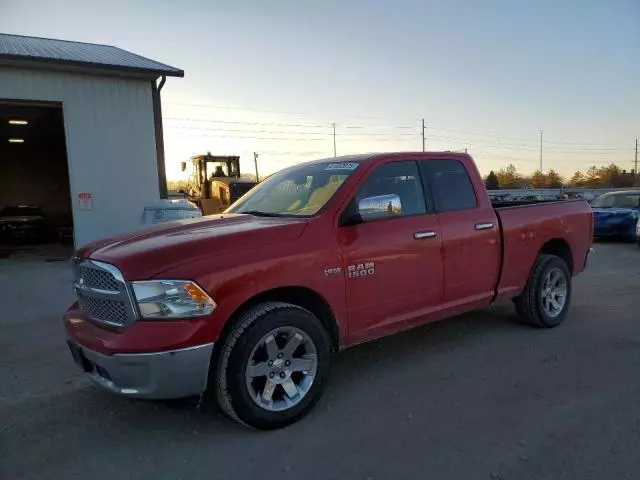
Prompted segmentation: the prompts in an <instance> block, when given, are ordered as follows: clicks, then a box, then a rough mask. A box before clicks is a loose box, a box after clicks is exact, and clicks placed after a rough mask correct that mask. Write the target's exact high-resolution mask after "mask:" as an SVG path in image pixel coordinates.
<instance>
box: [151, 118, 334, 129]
mask: <svg viewBox="0 0 640 480" xmlns="http://www.w3.org/2000/svg"><path fill="white" fill-rule="evenodd" d="M162 120H172V121H180V122H202V123H223V124H232V125H261V126H269V127H298V128H331V125H321V124H320V125H318V124H316V125H310V124H302V123H267V122H241V121H235V120H210V119H204V118H184V117H162Z"/></svg>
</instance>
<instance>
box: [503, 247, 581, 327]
mask: <svg viewBox="0 0 640 480" xmlns="http://www.w3.org/2000/svg"><path fill="white" fill-rule="evenodd" d="M514 303H515V306H516V311H517V312H518V315H519V316H520V318H522V319H523V320H524V321H526V322H527V323H529V324H530V325H533V326H535V327H541V328H553V327H557V326H558V325H560V324H561V323H562V321H563V320H564V318H565V317H566V316H567V312H568V311H569V305H570V303H571V272H570V271H569V267H568V266H567V264H566V262H565V261H564V260H563V259H561V258H560V257H556V256H555V255H540V256H538V259H537V260H536V263H535V265H534V267H533V271H532V272H531V276H530V277H529V280H528V281H527V284H526V285H525V287H524V290H523V291H522V293H521V294H520V295H519V296H518V297H516V298H515V299H514Z"/></svg>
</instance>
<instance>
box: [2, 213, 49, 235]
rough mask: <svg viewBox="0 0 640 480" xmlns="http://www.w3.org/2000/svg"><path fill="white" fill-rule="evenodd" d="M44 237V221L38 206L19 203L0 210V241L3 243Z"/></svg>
mask: <svg viewBox="0 0 640 480" xmlns="http://www.w3.org/2000/svg"><path fill="white" fill-rule="evenodd" d="M45 237H46V221H45V217H44V214H43V212H42V210H41V209H40V208H38V207H33V206H29V205H19V206H7V207H4V208H3V209H2V210H0V241H2V242H3V243H27V242H40V241H43V240H44V239H45Z"/></svg>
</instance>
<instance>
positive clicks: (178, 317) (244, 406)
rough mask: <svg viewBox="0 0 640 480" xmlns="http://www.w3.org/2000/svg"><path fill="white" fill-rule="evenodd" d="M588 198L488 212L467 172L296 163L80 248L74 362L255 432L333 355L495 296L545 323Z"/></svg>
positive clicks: (450, 159)
mask: <svg viewBox="0 0 640 480" xmlns="http://www.w3.org/2000/svg"><path fill="white" fill-rule="evenodd" d="M592 224H593V217H592V214H591V208H590V207H589V204H588V203H587V202H585V201H582V200H573V201H546V202H544V201H542V202H541V201H538V200H529V201H526V200H525V201H519V202H497V203H494V204H492V203H491V202H490V200H489V197H488V195H487V191H486V189H485V186H484V182H483V181H482V178H481V176H480V173H479V172H478V169H477V168H476V166H475V164H474V162H473V160H472V159H471V157H470V156H468V155H466V154H456V153H444V152H443V153H422V152H420V153H395V154H393V153H385V154H378V155H356V156H348V157H339V158H331V159H325V160H319V161H316V162H310V163H306V164H302V165H297V166H294V167H291V168H288V169H285V170H282V171H280V172H278V173H275V174H273V175H272V176H270V177H269V178H267V179H265V180H264V181H262V182H261V183H260V184H258V185H257V186H256V187H254V188H253V189H252V190H251V191H250V192H249V193H247V194H246V195H244V196H243V197H242V198H241V199H240V200H239V201H238V202H236V203H235V204H233V205H232V206H231V207H230V208H229V209H228V210H226V211H225V212H224V213H223V214H220V215H211V216H206V217H203V218H197V219H189V220H180V221H176V222H168V223H163V224H159V225H155V226H153V227H149V228H147V229H145V230H140V231H137V232H135V233H132V234H128V235H124V236H122V237H120V238H111V239H106V240H103V241H99V242H95V243H93V244H90V245H87V246H85V247H83V248H81V249H79V250H78V251H76V253H75V258H74V267H75V289H76V293H77V296H78V301H77V302H76V303H75V304H73V305H72V306H71V307H70V308H69V310H68V311H67V313H66V314H65V317H64V325H65V328H66V333H67V337H68V341H69V347H70V350H71V353H72V355H73V357H74V359H75V361H76V362H77V364H78V365H79V366H80V368H82V370H83V371H84V372H86V374H87V375H88V377H89V378H91V379H92V380H93V381H94V382H95V383H97V384H98V385H100V386H101V387H103V388H105V389H107V390H109V391H111V392H114V393H118V394H120V395H124V396H128V397H139V398H148V399H154V398H174V397H184V396H189V395H201V394H203V393H204V397H203V400H204V401H205V403H206V402H211V401H212V402H217V403H218V404H219V405H220V406H221V407H222V410H223V411H224V412H225V413H227V414H228V415H229V416H230V417H231V418H233V419H236V420H239V421H240V422H242V423H245V424H247V425H251V426H253V427H256V428H261V429H272V428H278V427H283V426H285V425H288V424H290V423H292V422H294V421H296V420H298V419H299V418H301V417H303V416H304V415H306V414H307V413H308V412H309V411H310V410H311V409H312V408H313V406H314V404H315V403H316V402H317V401H318V399H319V398H320V395H321V393H322V391H323V389H324V387H325V385H326V382H327V379H328V375H329V372H330V369H331V362H332V356H333V355H332V354H333V353H334V352H335V351H339V350H341V349H343V348H346V347H349V346H352V345H357V344H359V343H362V342H365V341H369V340H373V339H375V338H379V337H383V336H385V335H389V334H392V333H395V332H399V331H402V330H406V329H408V328H411V327H416V326H418V325H422V324H425V323H428V322H434V321H437V320H441V319H443V318H446V317H451V316H453V315H458V314H461V313H464V312H467V311H470V310H474V309H478V308H486V307H488V306H489V305H491V304H492V303H493V302H495V301H496V300H499V299H513V301H514V304H515V307H516V311H517V313H518V314H519V316H520V317H521V318H522V319H523V320H524V321H526V322H528V323H529V324H531V325H532V326H534V327H538V328H552V327H556V326H558V325H559V324H560V323H562V321H563V320H564V318H565V317H566V315H567V313H568V311H569V305H570V304H571V285H572V278H573V277H574V276H575V275H577V274H579V273H580V272H582V271H583V270H584V269H585V267H586V264H587V257H588V254H589V252H590V247H591V242H592V238H593V231H592Z"/></svg>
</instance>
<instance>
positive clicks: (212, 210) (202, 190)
mask: <svg viewBox="0 0 640 480" xmlns="http://www.w3.org/2000/svg"><path fill="white" fill-rule="evenodd" d="M191 164H192V172H191V173H190V175H189V184H188V191H187V192H186V193H187V195H188V197H189V200H191V201H192V202H194V203H195V204H196V205H198V207H199V208H200V210H202V214H203V215H213V214H216V213H220V212H222V211H224V210H226V209H227V208H228V207H229V205H231V204H232V203H233V202H235V201H236V200H238V199H239V198H240V197H241V196H242V195H244V194H245V193H247V192H248V191H249V190H251V189H252V188H253V187H254V186H255V185H256V182H255V181H253V180H249V179H246V178H242V177H241V176H240V157H237V156H223V155H211V152H207V153H206V155H195V156H193V157H191ZM181 169H182V171H185V170H186V169H187V162H182V164H181Z"/></svg>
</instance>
